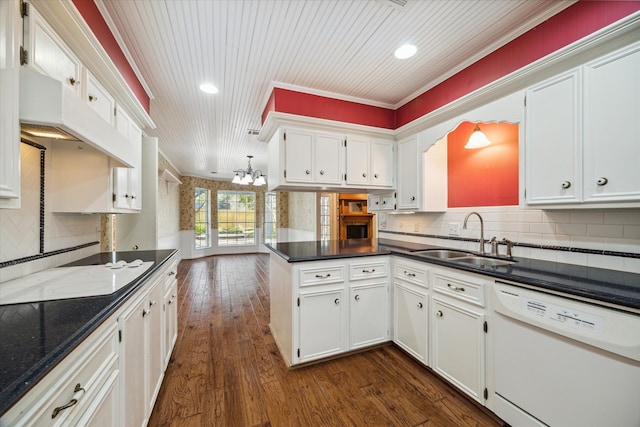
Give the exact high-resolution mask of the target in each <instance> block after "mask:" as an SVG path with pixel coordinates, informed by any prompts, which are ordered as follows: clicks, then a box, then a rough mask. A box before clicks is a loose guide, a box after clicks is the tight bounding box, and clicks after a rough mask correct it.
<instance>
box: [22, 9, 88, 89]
mask: <svg viewBox="0 0 640 427" xmlns="http://www.w3.org/2000/svg"><path fill="white" fill-rule="evenodd" d="M25 42H26V43H27V46H29V48H28V49H29V51H30V54H31V58H30V59H29V61H28V66H30V67H31V68H33V69H35V70H36V71H38V72H41V73H43V74H46V75H48V76H50V77H53V78H54V79H56V80H58V81H60V82H62V83H64V84H65V85H66V86H67V87H68V88H69V89H71V90H72V91H74V92H75V93H76V94H77V95H78V96H80V94H81V89H80V76H81V63H80V60H78V58H76V56H75V55H74V54H73V53H72V52H71V50H70V49H69V48H68V47H67V46H66V45H65V44H64V42H62V40H61V39H60V37H58V35H57V34H56V33H55V32H54V31H53V29H52V28H51V27H50V26H49V24H47V23H46V22H45V20H44V19H43V18H42V16H41V15H40V14H39V13H38V11H37V10H36V9H35V8H33V7H31V8H30V11H29V16H28V18H27V24H26V26H25Z"/></svg>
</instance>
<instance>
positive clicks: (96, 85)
mask: <svg viewBox="0 0 640 427" xmlns="http://www.w3.org/2000/svg"><path fill="white" fill-rule="evenodd" d="M84 79H85V81H86V83H87V84H86V85H84V87H85V88H86V93H85V94H84V95H83V98H84V99H85V101H87V103H88V104H89V106H90V107H91V108H92V109H93V110H94V111H95V112H96V113H98V114H99V115H100V117H102V118H103V119H104V121H105V122H107V123H109V124H110V125H112V126H113V124H114V121H115V114H114V109H115V107H116V101H115V99H114V98H113V96H111V94H110V93H109V92H107V90H106V89H105V88H104V87H103V86H102V84H100V82H99V81H98V80H97V79H96V78H95V77H94V76H93V74H91V73H90V72H89V70H87V69H85V77H84Z"/></svg>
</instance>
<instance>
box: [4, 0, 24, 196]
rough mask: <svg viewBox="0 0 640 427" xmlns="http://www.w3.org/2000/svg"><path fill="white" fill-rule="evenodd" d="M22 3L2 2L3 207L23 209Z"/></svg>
mask: <svg viewBox="0 0 640 427" xmlns="http://www.w3.org/2000/svg"><path fill="white" fill-rule="evenodd" d="M21 32H22V20H21V19H20V5H19V2H11V1H0V100H1V101H0V102H1V103H2V113H0V208H12V209H18V208H20V124H19V119H18V107H19V105H18V101H19V98H20V94H19V90H18V89H19V82H20V73H19V71H20V61H19V58H18V55H17V54H16V53H17V52H16V47H17V46H19V43H20V34H21Z"/></svg>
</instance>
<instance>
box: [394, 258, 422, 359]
mask: <svg viewBox="0 0 640 427" xmlns="http://www.w3.org/2000/svg"><path fill="white" fill-rule="evenodd" d="M426 266H427V264H425V263H420V262H414V261H410V260H407V259H404V258H395V259H394V261H393V342H394V343H396V344H397V345H398V346H399V347H400V348H402V349H404V350H405V351H407V352H408V353H409V354H411V355H412V356H413V357H415V358H416V359H417V360H419V361H420V362H422V363H424V364H425V365H426V364H427V363H428V355H429V354H428V351H427V350H428V339H427V338H428V335H429V329H428V325H429V318H428V313H429V301H428V293H427V289H428V282H427V280H428V275H427V268H426Z"/></svg>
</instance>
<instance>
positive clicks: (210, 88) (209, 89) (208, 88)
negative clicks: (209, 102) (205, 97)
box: [200, 83, 218, 94]
mask: <svg viewBox="0 0 640 427" xmlns="http://www.w3.org/2000/svg"><path fill="white" fill-rule="evenodd" d="M200 90H201V91H203V92H204V93H211V94H214V93H218V88H217V87H215V86H214V85H212V84H211V83H202V84H201V85H200Z"/></svg>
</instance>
